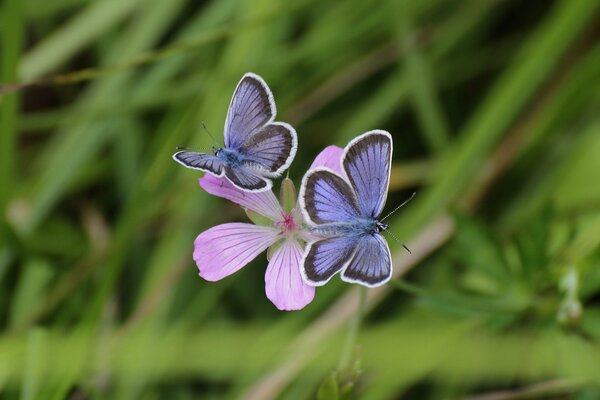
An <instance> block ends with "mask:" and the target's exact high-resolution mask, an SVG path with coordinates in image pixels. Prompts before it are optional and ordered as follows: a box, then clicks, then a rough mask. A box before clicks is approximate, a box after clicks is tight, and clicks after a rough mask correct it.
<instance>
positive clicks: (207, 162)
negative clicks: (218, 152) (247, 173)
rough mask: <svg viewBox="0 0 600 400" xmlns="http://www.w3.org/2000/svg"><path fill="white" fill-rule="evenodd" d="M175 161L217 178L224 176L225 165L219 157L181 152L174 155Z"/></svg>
mask: <svg viewBox="0 0 600 400" xmlns="http://www.w3.org/2000/svg"><path fill="white" fill-rule="evenodd" d="M173 159H174V160H175V161H177V162H178V163H179V164H181V165H183V166H184V167H186V168H191V169H199V170H201V171H205V172H210V173H211V174H213V175H215V176H222V175H223V170H224V166H225V165H224V164H223V162H222V161H221V160H219V158H217V156H214V155H212V154H206V153H196V152H193V151H179V152H177V153H175V154H173Z"/></svg>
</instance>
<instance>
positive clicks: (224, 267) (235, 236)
mask: <svg viewBox="0 0 600 400" xmlns="http://www.w3.org/2000/svg"><path fill="white" fill-rule="evenodd" d="M342 153H343V150H342V149H341V148H339V147H337V146H329V147H327V148H325V149H324V150H323V151H322V152H321V153H320V154H319V155H318V156H317V158H316V159H315V161H314V162H313V164H312V166H311V169H312V168H316V167H318V166H326V167H329V168H332V169H334V170H336V171H340V160H341V157H342ZM199 181H200V186H201V187H202V188H203V189H204V190H206V191H207V192H208V193H210V194H213V195H215V196H219V197H223V198H226V199H228V200H231V201H233V202H234V203H236V204H239V205H240V206H242V207H244V209H246V213H247V214H248V217H250V219H251V220H252V221H253V222H254V223H255V224H254V225H253V224H248V223H240V222H234V223H227V224H222V225H217V226H215V227H212V228H210V229H208V230H206V231H204V232H202V233H201V234H200V235H198V237H197V238H196V240H195V241H194V261H196V265H198V269H199V270H200V276H201V277H202V278H204V279H206V280H208V281H218V280H220V279H223V278H225V277H226V276H229V275H231V274H233V273H234V272H236V271H238V270H239V269H241V268H242V267H244V266H245V265H246V264H248V263H249V262H250V261H252V260H253V259H254V258H256V256H258V255H259V254H260V253H262V252H263V251H265V250H267V249H268V248H270V249H269V252H268V258H269V264H268V266H267V271H266V273H265V291H266V294H267V298H268V299H269V300H271V302H273V304H275V306H276V307H277V308H278V309H280V310H288V311H289V310H300V309H302V308H304V307H305V306H306V305H307V304H309V303H310V302H311V301H312V300H313V298H314V296H315V288H314V287H312V286H309V285H307V284H306V283H304V280H303V279H302V275H301V274H300V262H301V260H302V253H303V250H304V243H305V242H306V241H307V239H309V233H308V231H307V230H306V229H305V227H304V225H303V221H302V213H301V212H300V208H299V207H296V191H295V188H294V185H293V183H292V181H291V180H289V179H287V178H286V179H284V180H283V182H282V184H281V187H282V188H281V200H282V203H283V206H282V205H281V204H280V203H279V201H277V198H276V197H275V195H274V194H273V191H271V190H269V191H266V192H260V193H248V192H244V191H242V190H240V189H238V188H236V187H235V186H233V185H232V184H231V183H230V182H229V181H228V180H227V179H225V178H217V177H214V176H212V175H210V174H206V175H204V177H202V178H200V180H199ZM269 255H270V257H269Z"/></svg>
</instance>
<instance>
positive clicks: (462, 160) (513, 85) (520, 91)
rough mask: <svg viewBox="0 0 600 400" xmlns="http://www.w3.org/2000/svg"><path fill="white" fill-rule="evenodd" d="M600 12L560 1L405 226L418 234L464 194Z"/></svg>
mask: <svg viewBox="0 0 600 400" xmlns="http://www.w3.org/2000/svg"><path fill="white" fill-rule="evenodd" d="M597 10H598V3H597V2H595V1H591V0H589V1H581V2H571V1H562V2H560V3H558V4H556V6H555V7H554V8H553V9H552V10H551V11H550V14H549V15H548V17H547V18H546V20H545V21H544V23H543V25H542V26H541V27H540V28H539V29H538V30H537V32H535V34H534V35H533V36H532V37H531V38H530V39H529V40H528V41H527V42H526V43H525V44H524V45H523V46H522V48H521V50H520V51H519V54H518V56H517V57H516V58H515V61H514V63H513V65H512V66H511V67H510V68H509V69H508V70H507V71H506V72H505V73H504V74H503V76H502V77H501V78H499V79H498V82H497V83H496V84H495V86H494V88H493V89H492V90H491V91H490V94H489V95H488V96H487V98H486V100H485V101H484V102H483V104H482V105H481V107H480V108H479V110H478V111H477V112H476V114H475V115H474V116H473V117H472V118H471V120H470V121H469V123H468V124H467V126H466V127H465V128H464V130H463V132H462V134H461V135H460V138H459V140H458V142H457V143H456V145H455V146H453V148H452V149H451V150H450V151H447V152H446V157H445V159H444V160H443V162H442V163H441V164H440V170H439V176H438V179H437V180H436V181H437V183H436V184H435V185H433V186H432V187H431V188H430V189H429V190H428V191H427V193H426V194H425V195H424V196H423V198H422V200H421V201H418V202H416V206H415V207H413V208H412V209H411V213H410V216H409V217H407V218H404V219H403V221H402V223H403V225H404V226H405V228H406V229H407V231H410V232H412V231H414V230H415V229H417V227H418V226H420V225H422V224H423V223H424V222H425V221H427V220H428V219H429V218H432V217H433V216H434V215H435V214H437V213H440V212H442V210H443V209H444V208H445V207H446V206H447V205H449V204H450V203H452V202H453V201H454V200H455V199H456V197H457V195H459V194H460V193H461V191H462V190H464V186H465V184H466V183H468V182H469V180H470V179H472V177H473V176H474V174H475V173H476V171H477V170H478V165H480V164H481V161H482V160H483V159H485V157H486V155H487V154H488V153H489V152H490V150H491V148H492V147H493V145H494V144H495V143H496V141H497V140H498V138H499V137H501V136H502V134H503V133H505V131H506V129H507V128H508V127H509V126H510V125H511V123H512V122H513V121H514V119H515V118H516V116H517V115H518V113H519V112H521V111H522V109H523V107H525V106H526V104H527V101H528V100H529V99H530V98H531V96H532V95H533V94H534V93H535V92H536V90H537V89H538V88H539V86H540V85H541V84H542V83H543V82H544V80H545V79H546V78H547V76H548V75H549V74H550V72H551V71H552V69H553V68H554V67H555V65H556V63H557V62H558V60H559V59H560V58H561V57H562V56H563V54H564V53H565V51H566V50H568V48H569V45H570V44H571V43H572V42H573V40H575V38H576V37H577V36H578V34H579V33H581V32H582V31H583V29H584V28H585V27H586V26H587V22H589V21H590V19H591V17H592V16H593V15H595V12H596V11H597Z"/></svg>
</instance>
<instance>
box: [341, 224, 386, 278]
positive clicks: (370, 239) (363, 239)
mask: <svg viewBox="0 0 600 400" xmlns="http://www.w3.org/2000/svg"><path fill="white" fill-rule="evenodd" d="M391 276H392V256H391V254H390V248H389V247H388V245H387V242H386V241H385V239H384V238H383V236H381V235H380V234H377V233H376V234H373V235H362V236H360V237H359V239H357V241H356V251H355V253H354V257H352V260H351V261H350V263H349V264H348V266H347V267H346V269H344V272H342V279H343V280H344V281H346V282H351V283H359V284H361V285H365V286H369V287H375V286H380V285H383V284H384V283H385V282H387V281H389V280H390V278H391Z"/></svg>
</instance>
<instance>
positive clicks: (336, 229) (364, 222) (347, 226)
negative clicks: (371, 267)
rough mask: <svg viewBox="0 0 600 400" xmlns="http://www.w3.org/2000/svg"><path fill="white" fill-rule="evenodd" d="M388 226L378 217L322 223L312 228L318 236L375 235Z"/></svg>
mask: <svg viewBox="0 0 600 400" xmlns="http://www.w3.org/2000/svg"><path fill="white" fill-rule="evenodd" d="M387 228H388V226H387V224H384V223H381V222H379V221H378V220H377V219H376V218H357V219H356V220H354V221H351V222H342V223H329V224H321V225H318V226H314V227H311V228H310V231H311V232H312V233H315V234H316V235H317V236H331V237H333V236H360V235H373V234H376V233H379V232H381V231H384V230H386V229H387Z"/></svg>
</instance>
